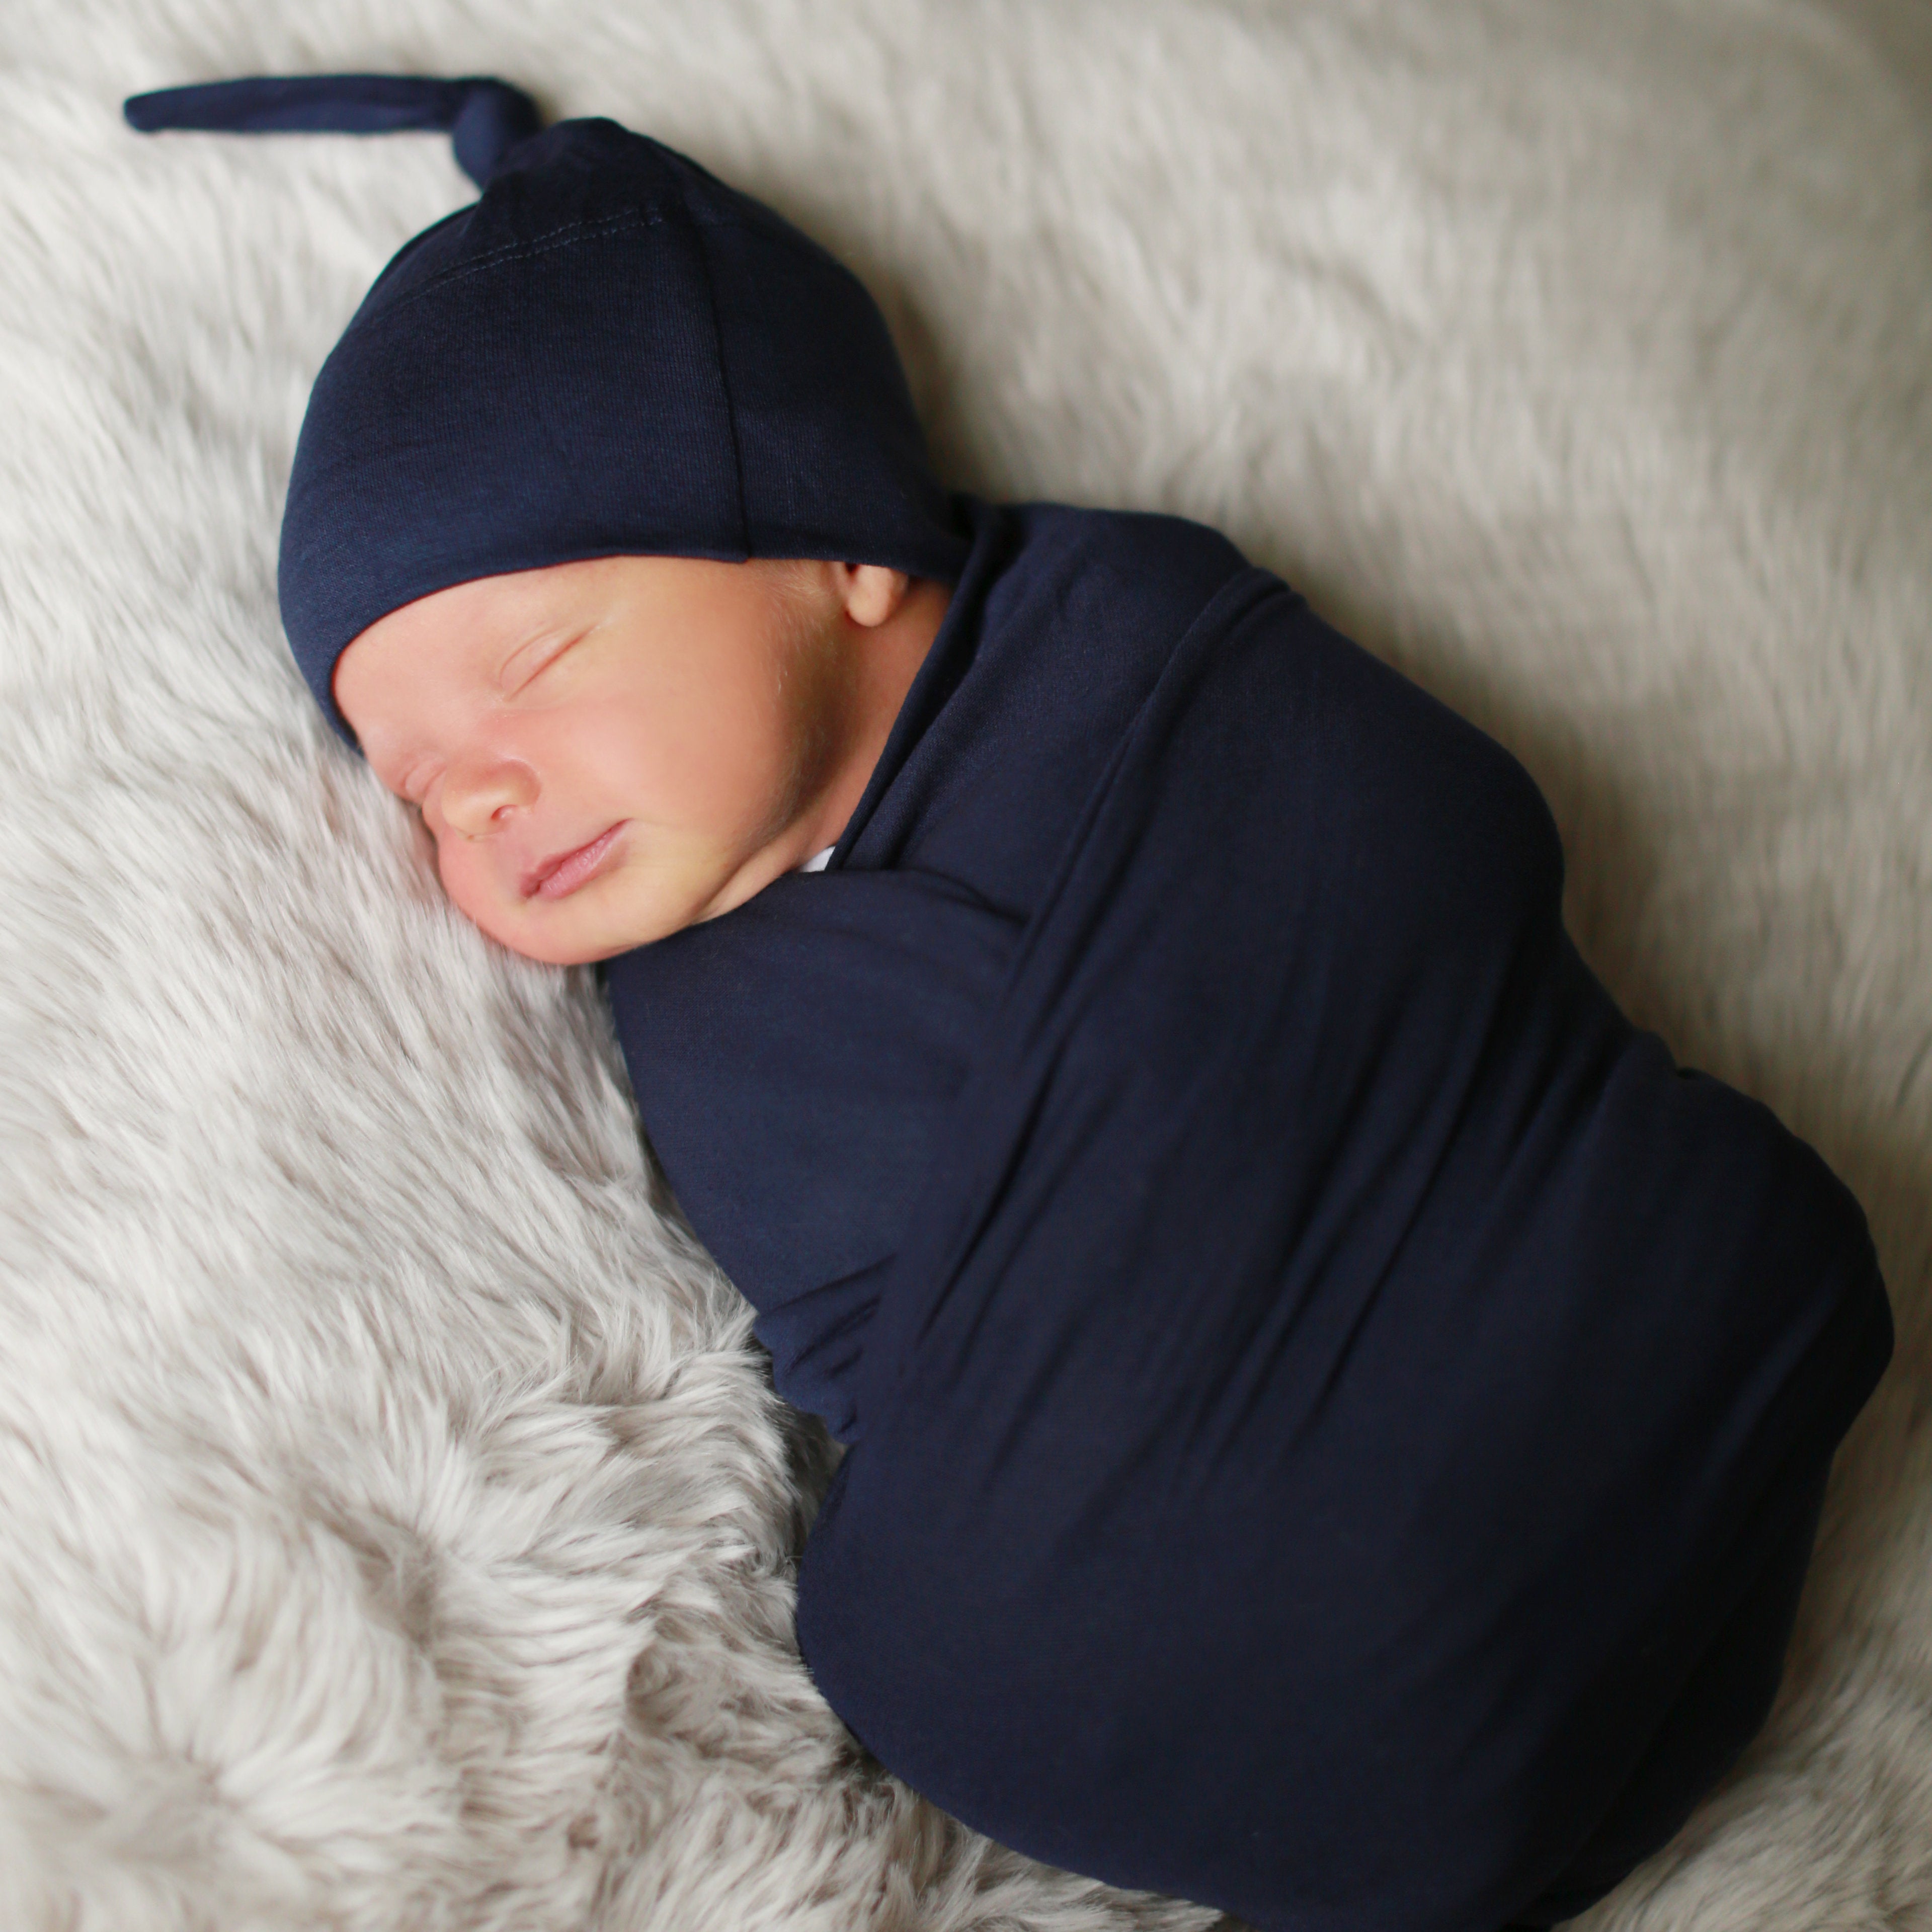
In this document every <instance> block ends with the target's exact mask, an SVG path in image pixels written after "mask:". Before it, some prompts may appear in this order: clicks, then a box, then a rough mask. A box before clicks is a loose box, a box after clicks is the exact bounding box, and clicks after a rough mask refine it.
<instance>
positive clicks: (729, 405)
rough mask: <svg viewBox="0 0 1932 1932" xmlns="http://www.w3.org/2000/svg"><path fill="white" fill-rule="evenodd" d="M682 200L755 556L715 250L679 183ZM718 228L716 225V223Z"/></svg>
mask: <svg viewBox="0 0 1932 1932" xmlns="http://www.w3.org/2000/svg"><path fill="white" fill-rule="evenodd" d="M677 191H678V198H679V199H680V200H681V201H682V202H683V203H684V211H685V214H686V216H687V217H689V219H690V221H691V226H692V228H693V229H695V230H696V231H697V232H696V234H695V237H694V239H695V240H696V241H697V254H698V259H699V260H700V261H701V262H703V264H704V306H705V308H706V311H707V312H708V313H709V315H710V317H711V353H712V355H713V356H715V357H716V358H717V362H718V387H719V388H720V389H722V390H723V391H724V427H725V428H726V429H727V431H729V432H730V437H731V467H732V469H733V471H734V472H736V475H737V478H738V540H739V543H740V544H741V545H742V547H743V550H744V552H745V555H746V556H751V555H752V554H753V551H752V549H751V505H749V504H748V502H745V452H744V451H743V450H742V449H741V448H740V447H739V443H738V404H737V400H736V398H735V397H734V396H733V395H732V392H731V371H730V366H729V365H727V362H726V361H725V359H724V330H723V329H721V327H719V326H718V283H717V278H716V277H715V275H714V274H713V273H712V261H711V250H710V248H709V245H707V244H706V241H705V239H704V226H705V224H703V223H700V221H699V220H698V219H697V215H696V214H695V213H694V212H693V211H692V208H691V196H689V195H688V194H687V193H685V187H684V183H683V181H682V180H681V179H680V180H679V181H678V184H677ZM714 225H715V224H714Z"/></svg>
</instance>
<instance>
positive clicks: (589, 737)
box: [335, 556, 905, 965]
mask: <svg viewBox="0 0 1932 1932" xmlns="http://www.w3.org/2000/svg"><path fill="white" fill-rule="evenodd" d="M874 577H876V578H880V579H892V580H895V583H896V584H897V586H898V589H897V590H896V591H893V590H892V587H891V586H890V585H888V586H887V591H888V592H890V593H891V595H892V598H893V601H896V599H897V598H898V596H899V595H902V594H903V589H904V581H905V580H904V579H903V578H902V577H897V575H896V573H892V572H887V571H879V570H876V569H874V568H873V567H871V566H867V567H865V568H862V569H861V570H859V571H857V572H856V573H854V572H853V571H852V570H851V568H850V566H846V565H826V564H820V563H815V562H752V563H716V562H709V561H706V560H704V559H695V558H688V557H667V556H615V557H602V558H597V559H592V560H591V561H589V562H577V563H562V564H556V565H551V566H550V567H549V568H545V569H541V570H530V571H517V572H514V573H512V574H508V575H505V576H500V577H481V578H478V579H476V580H474V581H472V582H470V583H459V584H456V585H454V586H452V587H451V588H450V589H446V590H440V591H437V592H435V593H434V595H430V596H428V597H424V598H419V600H418V601H416V602H415V603H413V604H406V605H404V607H402V608H401V609H400V610H393V611H392V612H391V613H389V615H388V616H386V617H383V618H382V619H380V620H379V621H378V622H376V623H374V624H372V625H371V626H370V627H369V628H368V629H367V630H366V631H363V632H362V634H361V635H360V636H359V637H357V638H356V640H355V641H354V642H353V643H351V644H350V646H349V648H348V649H347V650H346V651H345V652H344V653H343V655H342V656H341V658H340V659H339V660H338V663H337V665H336V670H335V698H336V703H337V704H338V706H340V708H341V711H342V714H343V715H344V717H345V718H347V719H348V721H349V722H350V725H351V726H352V727H353V729H354V730H355V732H356V736H357V738H358V739H359V741H360V742H361V744H362V748H363V751H364V752H365V754H367V756H368V760H369V763H370V764H371V766H372V767H373V768H374V770H375V772H376V773H377V776H378V777H380V778H381V779H382V781H383V783H384V784H386V785H388V786H389V787H390V789H391V790H393V791H395V792H396V793H398V794H399V795H401V796H402V797H404V798H405V799H408V800H409V801H410V802H411V803H412V804H413V805H416V806H417V807H418V808H419V809H420V810H421V811H422V818H423V823H425V826H428V829H429V831H430V832H431V835H433V836H434V838H435V840H436V847H437V863H438V866H439V868H440V871H441V873H442V876H443V884H444V886H445V887H446V889H447V890H448V892H449V895H450V897H451V898H452V899H453V900H455V902H456V904H457V905H458V907H459V908H460V910H462V911H463V912H464V913H466V914H467V915H468V916H469V917H470V918H471V919H473V920H474V921H475V922H476V924H477V925H478V926H481V928H482V929H483V930H484V932H487V933H488V934H489V935H490V936H491V937H492V938H495V939H497V940H499V941H501V942H502V944H504V945H505V946H508V947H511V949H512V950H514V951H516V952H518V953H523V954H525V955H526V956H529V958H531V959H541V960H546V961H549V962H553V963H556V964H559V965H562V964H571V963H575V962H581V961H585V960H591V959H606V958H608V957H609V956H610V955H612V954H613V953H622V952H624V951H625V950H628V949H629V948H630V947H634V946H639V945H643V944H646V943H647V942H648V941H651V940H654V939H659V938H663V937H664V935H666V934H667V933H670V932H676V930H677V929H679V927H681V926H688V925H690V924H691V923H693V922H694V921H696V920H699V919H708V918H711V917H712V916H715V915H716V914H717V913H721V912H724V911H728V910H730V908H731V907H733V906H734V905H736V904H740V903H741V902H742V901H744V900H745V899H747V898H750V897H751V895H752V894H753V893H754V892H757V891H758V890H759V889H760V888H761V887H762V886H765V885H766V884H768V883H769V882H770V881H771V880H773V879H775V878H776V877H778V876H779V874H781V873H783V872H786V871H790V870H791V869H792V868H793V867H795V866H796V865H799V864H800V863H801V862H802V861H803V860H804V859H806V858H808V857H809V856H811V853H813V852H814V851H815V850H817V849H818V848H819V847H820V846H821V845H823V844H829V843H831V842H832V840H833V839H835V838H836V837H837V835H838V832H839V831H840V829H841V828H842V826H843V824H844V817H846V816H849V814H850V808H851V805H852V804H853V803H854V802H856V798H855V797H853V796H847V793H850V790H851V787H850V784H845V783H841V782H840V781H839V770H840V767H841V761H842V762H843V763H845V764H850V763H851V761H852V754H853V748H854V747H853V740H852V727H853V715H854V712H855V703H856V699H855V692H856V688H857V686H858V685H861V684H862V683H863V682H864V678H865V672H864V671H863V670H862V669H861V668H859V667H856V666H855V664H854V657H855V653H854V652H853V648H852V646H853V642H854V640H855V639H856V637H858V636H859V633H860V628H861V626H862V625H864V623H865V621H866V618H867V616H868V614H869V613H868V611H867V610H866V609H865V607H864V605H865V598H864V596H863V595H860V596H859V598H858V604H859V618H858V619H857V621H856V622H855V621H854V619H853V616H851V614H850V610H851V607H853V589H852V586H853V583H854V582H855V581H856V580H868V581H869V580H870V579H871V578H874ZM871 587H872V588H873V589H877V588H878V586H877V585H876V584H874V585H872V586H871ZM880 594H881V595H885V594H886V592H881V593H880ZM874 601H876V600H874ZM874 621H876V620H874ZM888 628H889V627H888ZM871 751H872V754H873V756H874V757H876V752H877V745H873V746H872V747H871ZM867 768H868V769H869V766H868V767H867ZM861 777H862V774H861ZM834 793H836V794H837V796H834V795H833V794H834ZM833 817H836V818H837V820H838V822H837V823H831V822H830V820H831V819H832V818H833Z"/></svg>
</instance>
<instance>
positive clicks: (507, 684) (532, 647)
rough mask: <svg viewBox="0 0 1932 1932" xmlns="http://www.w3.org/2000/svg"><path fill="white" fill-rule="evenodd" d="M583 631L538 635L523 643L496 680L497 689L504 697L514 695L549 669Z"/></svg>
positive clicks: (506, 662)
mask: <svg viewBox="0 0 1932 1932" xmlns="http://www.w3.org/2000/svg"><path fill="white" fill-rule="evenodd" d="M583 634H584V633H583V631H565V632H564V633H562V634H561V635H560V636H556V637H535V638H532V640H530V642H529V643H527V644H523V645H521V646H519V647H518V648H517V649H515V650H514V651H512V652H511V653H510V655H509V656H508V658H507V659H505V662H504V664H503V668H502V673H501V675H500V676H499V678H498V679H497V685H498V688H499V689H500V690H501V691H502V693H503V694H504V696H505V697H514V696H515V694H517V692H518V691H521V690H522V689H523V687H524V686H525V685H527V684H529V683H530V682H532V681H533V680H534V679H536V678H538V677H541V676H542V675H543V673H544V672H545V671H547V670H549V669H550V666H551V665H552V664H555V663H556V661H557V659H558V658H560V657H562V655H563V654H564V652H565V651H567V650H568V649H570V647H571V645H572V644H574V643H577V641H578V640H579V639H580V638H581V637H583Z"/></svg>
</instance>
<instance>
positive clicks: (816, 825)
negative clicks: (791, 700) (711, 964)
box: [784, 577, 952, 866]
mask: <svg viewBox="0 0 1932 1932" xmlns="http://www.w3.org/2000/svg"><path fill="white" fill-rule="evenodd" d="M951 601H952V591H951V589H950V586H948V585H946V584H944V583H938V582H935V580H932V579H931V578H929V577H916V578H914V579H913V581H912V582H911V583H910V584H908V585H907V588H906V594H905V597H904V601H902V602H901V604H900V605H899V607H898V609H897V610H895V611H894V612H893V613H892V615H891V616H889V617H888V618H887V619H886V620H885V622H883V623H881V624H878V625H874V626H873V627H872V628H870V629H868V630H865V631H862V632H860V633H859V634H857V635H856V636H854V637H852V638H851V639H850V647H851V659H850V663H851V671H852V679H851V682H850V685H848V687H847V691H848V693H849V701H848V703H847V705H846V706H845V707H844V718H843V720H842V724H843V727H844V728H843V730H842V731H841V734H840V735H841V739H842V744H841V749H840V751H839V754H838V757H837V760H836V762H835V764H834V766H833V768H832V776H831V778H830V780H829V782H828V783H827V784H826V786H825V787H824V788H823V790H822V791H821V792H820V794H819V796H818V798H817V800H816V801H815V802H814V803H813V805H811V806H810V807H809V808H808V809H807V810H806V811H805V812H804V813H803V814H801V815H800V817H799V820H798V821H797V822H796V823H795V824H794V825H793V826H792V827H791V828H790V832H788V833H787V835H786V837H785V839H784V844H785V847H786V848H787V851H788V852H789V851H790V847H792V846H793V845H794V844H795V845H796V847H797V850H796V852H795V853H791V855H790V858H789V860H788V865H793V866H795V865H802V864H803V863H804V862H805V860H806V859H808V858H810V857H811V856H812V854H813V853H816V852H819V851H822V850H823V849H824V848H825V847H826V846H828V845H832V844H836V843H837V842H838V837H839V835H840V834H841V832H844V829H845V826H846V822H847V820H849V819H850V817H851V816H852V814H853V812H854V811H856V810H857V808H858V805H859V799H861V798H862V796H864V795H865V787H866V784H867V783H868V781H870V779H871V775H872V772H873V769H874V766H877V763H878V762H879V757H880V753H881V752H883V751H884V750H885V748H886V739H887V738H888V737H889V736H891V734H892V724H893V722H894V721H895V719H896V718H898V715H899V711H900V709H901V706H903V705H904V703H905V698H906V693H907V691H910V689H911V688H912V681H913V678H914V677H916V676H917V675H918V673H919V666H920V665H921V664H923V663H924V662H925V661H926V654H927V652H929V651H930V650H931V649H932V640H933V639H934V637H935V636H937V635H938V631H939V626H940V623H941V620H942V619H944V616H945V615H946V610H947V605H948V604H950V602H951Z"/></svg>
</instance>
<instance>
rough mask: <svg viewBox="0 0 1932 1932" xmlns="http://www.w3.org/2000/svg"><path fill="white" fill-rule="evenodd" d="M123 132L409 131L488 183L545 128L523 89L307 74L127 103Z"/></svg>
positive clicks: (484, 80)
mask: <svg viewBox="0 0 1932 1932" xmlns="http://www.w3.org/2000/svg"><path fill="white" fill-rule="evenodd" d="M121 112H122V113H124V114H125V115H127V121H128V124H129V125H130V127H135V128H137V129H138V130H139V131H140V132H141V133H144V134H151V133H157V132H158V131H159V130H161V129H163V128H166V127H184V128H194V129H197V130H202V131H203V132H208V133H233V134H263V133H306V134H386V133H395V132H398V131H399V130H405V129H411V128H428V129H435V130H441V131H443V132H445V133H447V134H448V135H449V137H450V143H451V145H452V147H454V148H455V151H456V158H457V160H458V163H460V165H461V166H462V169H463V172H464V173H465V174H466V175H469V178H470V179H471V180H472V181H474V182H475V184H477V186H478V187H484V186H485V185H487V183H488V181H489V179H490V175H491V173H492V172H493V171H494V169H495V168H496V164H497V163H498V162H499V161H500V160H502V157H503V156H504V155H505V154H507V153H508V151H509V150H510V149H511V148H513V147H514V146H515V145H516V144H517V142H519V141H520V140H523V139H525V138H526V136H529V135H532V134H534V133H537V132H538V130H540V129H541V127H542V126H543V116H542V115H541V113H539V112H538V108H537V104H536V103H535V101H532V99H531V98H530V97H529V95H527V94H526V93H524V92H523V90H522V89H520V88H517V87H512V86H510V85H509V83H508V82H506V81H501V80H491V79H490V78H488V77H486V76H481V75H478V76H472V77H470V78H469V79H466V80H424V79H420V78H419V77H416V76H413V75H407V74H294V75H281V76H263V77H260V78H257V79H254V80H219V81H211V82H208V83H204V84H202V85H200V86H194V87H166V88H163V89H160V91H159V92H156V93H153V94H136V95H132V96H130V98H129V99H128V100H127V101H125V102H124V104H122V108H121Z"/></svg>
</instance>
